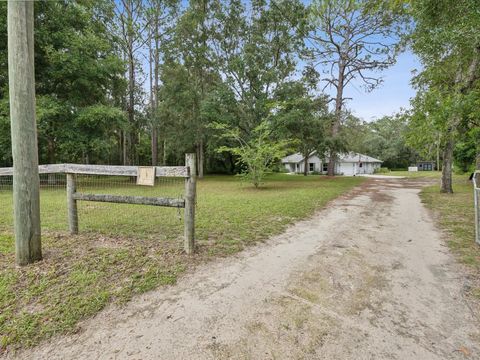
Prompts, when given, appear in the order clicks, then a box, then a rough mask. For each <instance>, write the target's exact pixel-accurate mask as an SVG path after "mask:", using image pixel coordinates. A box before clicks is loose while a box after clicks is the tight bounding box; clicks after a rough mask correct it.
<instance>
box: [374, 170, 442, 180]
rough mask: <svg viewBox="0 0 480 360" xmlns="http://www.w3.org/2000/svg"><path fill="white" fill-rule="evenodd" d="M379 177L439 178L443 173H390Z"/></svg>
mask: <svg viewBox="0 0 480 360" xmlns="http://www.w3.org/2000/svg"><path fill="white" fill-rule="evenodd" d="M379 175H394V176H405V177H409V178H438V179H440V176H441V175H442V173H441V172H440V171H390V172H388V173H381V174H379Z"/></svg>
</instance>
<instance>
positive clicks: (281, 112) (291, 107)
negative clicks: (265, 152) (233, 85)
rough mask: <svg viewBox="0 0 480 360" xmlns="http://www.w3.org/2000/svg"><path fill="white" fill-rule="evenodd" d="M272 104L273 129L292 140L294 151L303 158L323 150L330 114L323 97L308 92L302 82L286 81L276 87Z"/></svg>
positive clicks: (320, 152)
mask: <svg viewBox="0 0 480 360" xmlns="http://www.w3.org/2000/svg"><path fill="white" fill-rule="evenodd" d="M275 105H276V106H275V116H274V117H273V118H274V121H275V124H276V125H277V126H278V129H277V132H279V133H280V134H281V136H284V137H286V138H290V139H292V140H294V142H295V144H296V146H295V148H296V149H295V150H296V151H297V152H299V153H301V154H302V155H303V156H304V157H306V158H308V156H309V155H310V154H311V153H312V152H313V151H317V153H318V154H319V155H321V154H325V153H326V149H327V145H328V144H329V139H328V136H327V133H328V127H329V125H330V123H331V121H332V116H333V115H332V114H331V113H330V112H329V110H328V103H327V98H326V96H319V97H314V96H312V95H310V94H309V93H308V90H307V88H306V86H305V84H304V82H301V81H294V82H287V83H285V84H283V85H282V86H281V87H279V89H278V90H277V92H276V103H275ZM306 173H307V168H306V167H305V174H306Z"/></svg>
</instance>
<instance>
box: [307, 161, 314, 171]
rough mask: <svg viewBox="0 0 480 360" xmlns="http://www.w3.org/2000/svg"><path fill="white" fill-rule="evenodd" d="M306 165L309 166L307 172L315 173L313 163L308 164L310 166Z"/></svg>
mask: <svg viewBox="0 0 480 360" xmlns="http://www.w3.org/2000/svg"><path fill="white" fill-rule="evenodd" d="M308 165H309V171H310V172H313V171H315V164H314V163H310V164H308Z"/></svg>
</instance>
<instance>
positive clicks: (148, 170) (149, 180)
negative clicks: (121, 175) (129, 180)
mask: <svg viewBox="0 0 480 360" xmlns="http://www.w3.org/2000/svg"><path fill="white" fill-rule="evenodd" d="M137 185H146V186H154V185H155V166H139V167H138V172H137Z"/></svg>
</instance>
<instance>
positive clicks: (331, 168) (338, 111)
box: [327, 60, 345, 176]
mask: <svg viewBox="0 0 480 360" xmlns="http://www.w3.org/2000/svg"><path fill="white" fill-rule="evenodd" d="M344 81H345V64H343V63H342V61H341V60H340V63H339V65H338V83H337V96H336V98H335V117H334V119H333V123H332V131H331V136H332V141H333V143H334V145H333V146H331V148H330V154H329V156H330V159H329V162H328V168H327V170H328V171H327V173H328V176H334V175H335V162H336V160H337V150H338V149H337V148H336V140H337V136H338V132H339V130H340V122H341V117H342V105H343V87H344Z"/></svg>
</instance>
